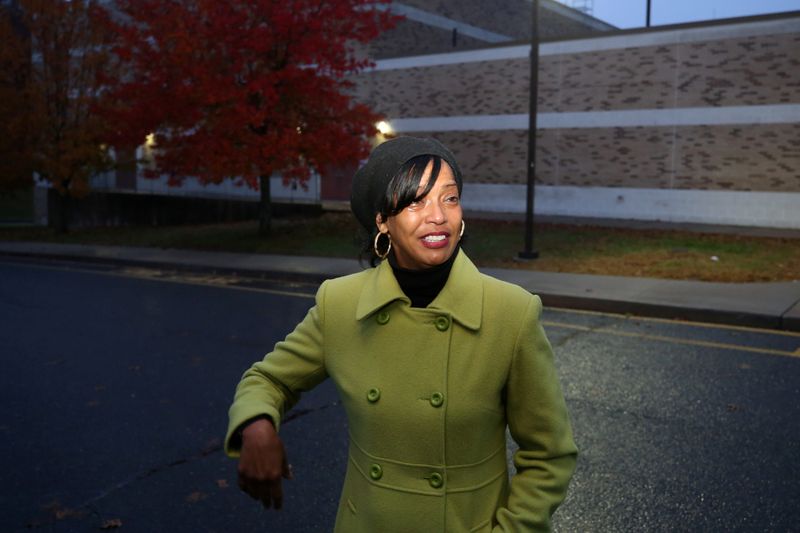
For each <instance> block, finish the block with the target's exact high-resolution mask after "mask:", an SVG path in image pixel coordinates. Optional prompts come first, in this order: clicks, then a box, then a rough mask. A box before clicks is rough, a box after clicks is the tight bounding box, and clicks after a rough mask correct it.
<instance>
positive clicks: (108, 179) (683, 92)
mask: <svg viewBox="0 0 800 533" xmlns="http://www.w3.org/2000/svg"><path fill="white" fill-rule="evenodd" d="M541 3H542V7H541V12H540V16H541V20H542V31H541V35H542V44H541V46H540V72H539V102H538V109H539V114H538V131H537V137H538V152H537V169H538V172H537V191H536V213H537V214H540V215H562V216H570V217H599V218H614V219H639V220H664V221H674V222H695V223H708V224H730V225H743V226H763V227H778V228H793V229H800V68H798V67H800V64H799V63H800V12H789V13H782V14H776V15H766V16H755V17H746V18H739V19H727V20H717V21H708V22H702V23H692V24H681V25H674V26H661V27H653V28H647V29H637V30H617V29H614V28H613V27H610V26H609V25H607V24H604V23H602V22H600V21H597V20H596V19H593V18H592V17H589V16H588V15H586V14H585V13H582V12H580V11H577V10H572V9H569V8H566V7H564V6H562V5H561V4H558V3H557V2H554V1H552V0H541ZM488 4H489V3H487V2H479V1H477V0H469V1H467V0H465V1H461V2H456V1H455V0H438V1H432V2H421V1H417V0H405V1H403V2H400V3H395V4H394V9H397V10H398V11H399V12H401V13H403V14H404V15H405V16H406V20H405V21H404V22H403V23H401V24H400V25H399V26H398V27H397V28H396V29H395V30H392V31H391V32H387V34H385V35H384V36H382V37H381V38H379V39H378V40H377V41H376V42H375V43H373V45H372V47H371V51H370V53H371V54H372V55H373V57H375V61H376V64H375V66H374V68H371V69H369V70H367V71H365V72H363V73H361V74H359V75H358V76H355V78H354V81H355V82H356V89H355V91H356V96H357V98H358V99H359V100H361V101H364V102H366V103H368V104H370V105H372V106H373V107H374V109H376V110H377V111H379V112H381V113H383V114H384V115H385V116H386V117H387V118H388V123H389V125H390V127H391V128H392V130H393V134H396V135H398V134H414V135H429V136H433V137H436V138H439V139H440V140H442V141H443V142H444V143H445V144H447V145H448V146H450V147H451V148H452V149H453V151H454V152H455V154H456V156H457V158H458V159H459V162H460V163H461V165H462V169H463V171H464V174H465V188H464V205H465V207H466V208H467V209H469V210H471V211H488V212H500V213H503V212H505V213H521V212H523V211H524V209H525V204H524V198H525V192H524V191H525V182H526V177H527V169H526V162H527V135H528V131H527V128H528V109H529V104H528V94H529V53H530V40H529V35H528V34H527V32H528V31H529V30H528V28H529V25H528V22H527V21H529V20H530V17H529V15H530V5H531V3H530V2H529V1H527V0H509V1H508V2H504V3H502V4H494V3H493V4H492V6H491V9H488V8H487V6H488ZM146 150H147V147H146V146H145V147H143V148H142V153H141V154H140V155H144V154H145V152H146ZM121 178H122V176H115V175H113V174H110V175H106V176H98V178H97V179H96V182H95V184H94V185H95V187H99V188H104V187H105V188H107V189H110V190H123V188H122V187H120V185H121V184H123V183H124V182H123V180H122V179H121ZM349 180H350V176H349V174H348V173H342V174H341V175H340V176H334V177H330V178H326V180H325V181H321V180H320V179H319V178H315V179H312V180H311V181H310V182H309V184H308V188H307V189H303V188H301V187H297V186H288V187H285V186H283V185H282V184H281V180H280V178H275V179H274V180H273V185H272V190H273V192H272V196H273V199H274V200H275V201H278V202H294V203H311V204H320V203H322V204H323V205H337V202H339V205H343V204H342V202H344V201H346V199H347V194H348V191H349ZM127 184H128V185H129V187H127V188H125V189H124V190H127V191H128V192H136V193H145V194H166V195H172V196H174V195H181V196H206V197H213V198H227V199H231V198H234V199H241V200H256V199H257V193H256V192H254V191H251V190H248V189H245V188H238V187H235V186H234V185H233V184H231V183H226V184H223V185H220V186H209V187H201V186H199V185H197V184H192V183H191V182H187V183H186V184H185V185H184V186H183V187H181V188H179V189H170V188H168V187H167V185H166V182H160V181H158V180H149V179H144V178H142V177H141V176H139V177H137V178H136V179H135V180H132V179H130V176H128V182H127Z"/></svg>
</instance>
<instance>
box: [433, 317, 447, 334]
mask: <svg viewBox="0 0 800 533" xmlns="http://www.w3.org/2000/svg"><path fill="white" fill-rule="evenodd" d="M449 327H450V319H449V318H447V317H446V316H437V317H436V329H438V330H439V331H447V328H449Z"/></svg>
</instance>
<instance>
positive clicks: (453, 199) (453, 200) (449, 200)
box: [444, 196, 458, 204]
mask: <svg viewBox="0 0 800 533" xmlns="http://www.w3.org/2000/svg"><path fill="white" fill-rule="evenodd" d="M444 201H445V202H447V203H448V204H457V203H458V196H448V197H447V198H445V199H444Z"/></svg>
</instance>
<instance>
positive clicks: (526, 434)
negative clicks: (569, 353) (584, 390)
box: [494, 296, 578, 533]
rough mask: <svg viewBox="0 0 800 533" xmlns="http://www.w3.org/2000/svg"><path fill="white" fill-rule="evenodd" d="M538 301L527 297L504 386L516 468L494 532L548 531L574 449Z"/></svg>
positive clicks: (570, 469) (569, 473) (562, 494)
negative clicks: (523, 316)
mask: <svg viewBox="0 0 800 533" xmlns="http://www.w3.org/2000/svg"><path fill="white" fill-rule="evenodd" d="M541 309H542V303H541V300H540V299H539V297H538V296H534V297H532V298H531V299H530V301H529V303H528V307H527V309H526V311H525V318H524V320H523V324H522V328H521V330H520V332H519V333H518V336H517V341H516V346H515V349H514V356H513V360H512V363H511V367H510V369H509V376H508V380H507V388H506V417H507V420H508V427H509V430H510V431H511V436H512V438H513V439H514V440H515V441H516V443H517V444H518V445H519V450H518V451H517V452H516V453H515V454H514V465H515V466H516V469H517V473H516V475H514V476H513V477H512V478H511V489H510V494H509V497H508V503H507V505H506V507H503V508H500V509H499V510H498V511H497V515H496V518H497V526H496V527H495V528H494V532H495V533H498V532H501V531H502V532H512V531H513V532H520V533H521V532H526V533H530V532H533V531H550V529H551V523H550V518H551V516H552V514H553V513H554V512H555V510H556V508H557V507H558V506H559V504H560V503H561V502H562V501H563V499H564V497H565V496H566V492H567V485H568V484H569V480H570V478H571V477H572V473H573V471H574V470H575V462H576V458H577V452H578V450H577V448H576V447H575V443H574V441H573V437H572V428H571V425H570V421H569V414H568V413H567V407H566V403H565V402H564V396H563V394H562V392H561V386H560V385H559V381H558V375H557V374H556V369H555V365H554V361H553V351H552V348H551V347H550V343H549V342H548V340H547V337H546V336H545V334H544V330H543V329H542V326H541V324H540V322H539V315H540V313H541Z"/></svg>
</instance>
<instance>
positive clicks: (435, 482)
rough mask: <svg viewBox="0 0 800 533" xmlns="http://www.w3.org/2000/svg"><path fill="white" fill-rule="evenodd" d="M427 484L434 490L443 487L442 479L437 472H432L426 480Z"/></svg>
mask: <svg viewBox="0 0 800 533" xmlns="http://www.w3.org/2000/svg"><path fill="white" fill-rule="evenodd" d="M428 483H430V484H431V487H433V488H434V489H438V488H441V486H442V485H444V478H443V477H442V475H441V474H440V473H439V472H434V473H433V474H431V475H430V477H429V478H428Z"/></svg>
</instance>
